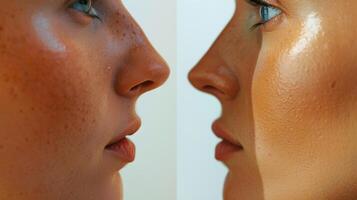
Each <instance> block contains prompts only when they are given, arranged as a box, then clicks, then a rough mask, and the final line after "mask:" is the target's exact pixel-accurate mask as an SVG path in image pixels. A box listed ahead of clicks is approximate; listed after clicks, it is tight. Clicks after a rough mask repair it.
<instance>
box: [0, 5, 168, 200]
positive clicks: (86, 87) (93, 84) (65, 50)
mask: <svg viewBox="0 0 357 200" xmlns="http://www.w3.org/2000/svg"><path fill="white" fill-rule="evenodd" d="M168 74H169V70H168V67H167V65H166V63H165V62H164V61H163V59H162V58H161V57H160V56H159V55H158V54H157V52H156V51H155V50H154V49H153V47H152V46H151V45H150V43H149V42H148V40H147V38H146V37H145V35H144V34H143V32H142V31H141V29H140V28H139V27H138V25H137V24H136V23H135V21H134V20H133V19H132V18H131V16H130V15H129V14H128V12H127V11H126V9H125V8H124V5H123V4H122V3H121V1H118V0H102V1H90V0H31V1H23V0H12V1H3V2H2V6H1V8H0V138H1V142H0V157H1V163H0V177H1V178H0V199H7V200H49V199H51V200H60V199H66V200H80V199H93V200H104V199H105V200H118V199H121V198H122V191H121V190H122V189H121V181H120V177H119V174H118V170H120V169H122V168H123V167H124V166H125V165H126V164H127V163H129V162H131V161H133V160H134V157H135V147H134V145H133V143H132V142H130V140H129V139H126V136H127V135H130V134H133V133H134V132H136V130H138V128H139V127H140V119H139V117H138V116H137V115H136V113H135V102H136V100H137V99H138V97H139V96H140V95H141V94H143V93H144V92H147V91H149V90H152V89H154V88H156V87H158V86H160V85H161V84H162V83H163V82H164V81H165V80H166V79H167V77H168Z"/></svg>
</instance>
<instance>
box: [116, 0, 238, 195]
mask: <svg viewBox="0 0 357 200" xmlns="http://www.w3.org/2000/svg"><path fill="white" fill-rule="evenodd" d="M124 4H125V5H126V6H127V7H128V10H129V12H131V13H132V15H133V16H134V18H135V19H136V20H137V21H138V22H139V24H140V25H141V26H142V28H143V29H144V31H145V33H146V34H147V35H148V37H149V39H150V40H151V42H152V43H153V45H154V46H155V47H156V49H157V50H158V51H159V52H160V53H161V55H162V56H163V57H164V58H165V59H166V60H167V61H168V63H169V65H170V66H171V76H170V79H169V81H168V82H167V83H166V84H165V86H164V87H162V88H160V89H158V90H156V91H154V92H151V93H148V94H146V95H144V96H143V97H142V98H141V99H140V101H139V102H138V113H139V114H140V115H141V117H142V119H143V126H142V128H141V130H140V132H139V133H138V134H136V135H135V136H134V137H132V139H133V140H134V142H135V143H136V144H137V159H136V161H135V162H134V163H133V164H131V165H129V166H128V167H126V168H125V169H124V170H123V171H122V175H123V181H124V192H125V200H176V199H177V200H221V199H222V188H223V181H224V176H225V174H226V169H225V168H224V167H223V166H222V165H221V164H220V163H218V162H217V161H215V160H214V148H215V145H216V144H217V143H218V140H217V139H216V138H215V137H214V135H213V134H212V132H211V129H210V126H211V123H212V121H213V120H214V119H215V118H217V117H218V116H219V113H220V105H219V103H218V101H217V100H216V99H214V98H213V97H210V96H208V95H206V94H203V93H199V92H197V91H196V90H194V89H193V88H192V87H191V86H190V85H189V83H188V81H187V78H186V77H187V73H188V71H189V69H190V68H191V67H192V66H193V65H194V64H195V63H197V61H198V60H199V58H200V57H201V56H202V55H203V54H204V53H205V52H206V50H207V49H208V48H209V46H210V45H211V44H212V42H213V41H214V39H215V38H216V37H217V36H218V34H219V33H220V31H221V30H222V29H223V27H224V26H225V24H226V23H227V22H228V21H229V19H230V17H231V16H232V14H233V10H234V1H233V0H226V1H221V0H177V1H176V0H145V1H139V0H136V1H135V0H124Z"/></svg>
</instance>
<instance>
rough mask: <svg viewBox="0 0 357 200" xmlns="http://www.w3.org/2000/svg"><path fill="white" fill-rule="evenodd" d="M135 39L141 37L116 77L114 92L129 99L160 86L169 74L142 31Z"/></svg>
mask: <svg viewBox="0 0 357 200" xmlns="http://www.w3.org/2000/svg"><path fill="white" fill-rule="evenodd" d="M137 37H141V38H140V41H141V42H140V44H135V45H134V47H133V48H131V50H130V51H129V52H128V54H127V55H128V56H127V57H126V59H125V60H126V61H125V62H124V63H123V64H122V66H121V67H120V68H119V70H118V72H117V75H116V92H117V93H118V94H119V95H121V96H124V97H130V98H132V97H138V96H140V95H141V94H143V93H145V92H147V91H150V90H153V89H155V88H157V87H159V86H161V85H162V84H163V83H164V82H165V81H166V80H167V78H168V76H169V73H170V70H169V67H168V66H167V63H166V62H165V61H164V60H163V58H162V57H161V56H160V55H159V54H158V53H157V52H156V50H155V49H154V48H153V47H152V46H151V44H150V43H149V41H148V40H147V39H146V37H145V35H144V34H143V33H142V31H140V34H137Z"/></svg>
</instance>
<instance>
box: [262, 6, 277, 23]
mask: <svg viewBox="0 0 357 200" xmlns="http://www.w3.org/2000/svg"><path fill="white" fill-rule="evenodd" d="M280 14H281V10H280V9H278V8H274V7H271V6H261V7H260V17H261V18H262V23H265V22H268V21H270V20H271V19H273V18H274V17H276V16H278V15H280Z"/></svg>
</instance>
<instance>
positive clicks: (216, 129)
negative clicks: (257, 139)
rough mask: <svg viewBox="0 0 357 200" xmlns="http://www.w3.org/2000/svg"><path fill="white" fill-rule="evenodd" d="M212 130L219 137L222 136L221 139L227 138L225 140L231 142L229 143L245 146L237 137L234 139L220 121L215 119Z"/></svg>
mask: <svg viewBox="0 0 357 200" xmlns="http://www.w3.org/2000/svg"><path fill="white" fill-rule="evenodd" d="M212 131H213V132H214V134H215V135H216V136H217V137H219V138H221V139H223V140H225V141H227V142H229V143H231V144H234V145H236V146H240V147H243V146H242V144H241V143H240V142H239V141H237V140H236V139H234V138H233V136H232V135H231V134H229V133H228V132H226V131H225V130H224V129H223V127H222V125H221V124H220V123H219V122H218V121H215V122H214V123H213V124H212Z"/></svg>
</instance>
